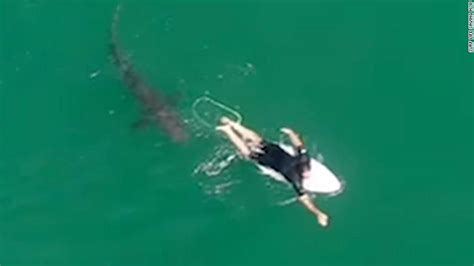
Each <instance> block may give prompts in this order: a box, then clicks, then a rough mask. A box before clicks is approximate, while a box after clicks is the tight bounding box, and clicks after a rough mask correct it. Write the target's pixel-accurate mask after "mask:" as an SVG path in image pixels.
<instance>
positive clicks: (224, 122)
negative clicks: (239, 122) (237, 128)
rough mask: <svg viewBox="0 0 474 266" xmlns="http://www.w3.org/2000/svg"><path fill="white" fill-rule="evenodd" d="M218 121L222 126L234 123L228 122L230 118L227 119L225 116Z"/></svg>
mask: <svg viewBox="0 0 474 266" xmlns="http://www.w3.org/2000/svg"><path fill="white" fill-rule="evenodd" d="M219 121H220V122H221V124H223V125H232V124H233V123H235V122H234V121H232V120H230V118H228V117H226V116H223V117H221V119H220V120H219Z"/></svg>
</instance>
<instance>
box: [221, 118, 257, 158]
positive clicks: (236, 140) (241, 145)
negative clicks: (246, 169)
mask: <svg viewBox="0 0 474 266" xmlns="http://www.w3.org/2000/svg"><path fill="white" fill-rule="evenodd" d="M216 130H218V131H220V132H222V133H224V134H225V135H226V136H227V137H228V138H229V140H230V142H232V144H234V146H235V147H236V148H237V150H238V151H239V153H240V154H242V155H243V156H244V157H245V158H249V156H250V149H249V148H248V147H247V145H246V144H245V141H244V140H243V139H241V138H240V137H239V135H237V133H235V132H234V130H232V128H231V127H230V125H223V126H218V127H216Z"/></svg>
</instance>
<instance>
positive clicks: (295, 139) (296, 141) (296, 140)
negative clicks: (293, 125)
mask: <svg viewBox="0 0 474 266" xmlns="http://www.w3.org/2000/svg"><path fill="white" fill-rule="evenodd" d="M281 132H283V133H285V134H286V135H287V136H288V138H290V141H291V144H293V146H294V147H295V148H302V147H304V143H303V140H302V139H301V138H300V136H298V134H296V132H295V131H293V129H290V128H286V127H284V128H282V129H281Z"/></svg>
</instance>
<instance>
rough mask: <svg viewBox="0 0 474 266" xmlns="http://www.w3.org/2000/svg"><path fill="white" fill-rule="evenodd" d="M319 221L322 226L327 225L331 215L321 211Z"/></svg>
mask: <svg viewBox="0 0 474 266" xmlns="http://www.w3.org/2000/svg"><path fill="white" fill-rule="evenodd" d="M318 222H319V224H320V225H321V226H323V227H326V226H327V225H328V223H329V217H328V216H327V215H326V214H325V213H319V214H318Z"/></svg>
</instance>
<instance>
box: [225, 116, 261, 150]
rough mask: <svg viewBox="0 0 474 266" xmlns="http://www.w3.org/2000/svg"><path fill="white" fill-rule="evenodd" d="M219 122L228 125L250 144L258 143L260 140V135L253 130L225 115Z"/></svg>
mask: <svg viewBox="0 0 474 266" xmlns="http://www.w3.org/2000/svg"><path fill="white" fill-rule="evenodd" d="M221 123H222V124H224V125H229V126H231V127H232V129H233V130H235V131H236V132H237V134H239V135H240V136H241V137H242V138H243V139H244V140H245V141H246V142H250V143H249V144H250V145H259V144H260V143H261V142H262V140H263V139H262V137H260V136H259V135H258V134H257V133H255V132H254V131H252V130H250V129H248V128H246V127H244V126H242V125H241V124H239V123H237V122H234V121H232V120H230V119H229V118H227V117H225V116H224V117H222V118H221Z"/></svg>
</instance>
